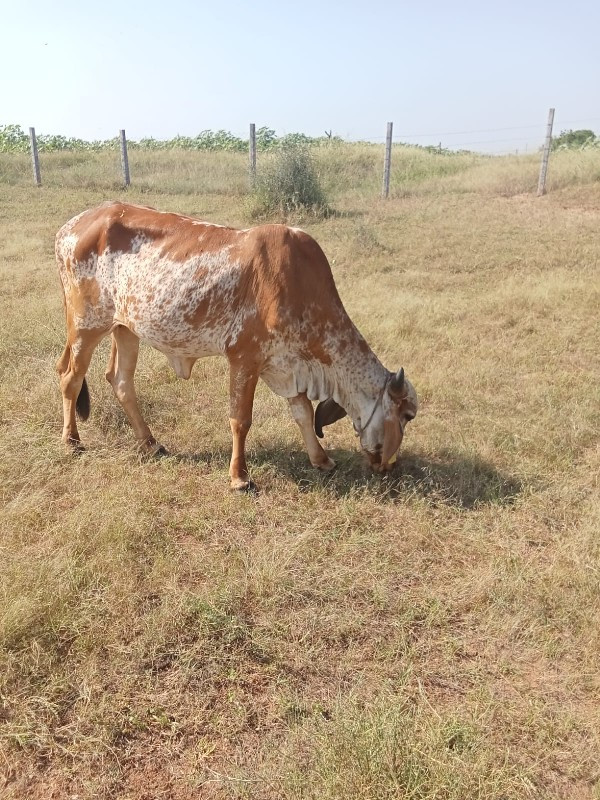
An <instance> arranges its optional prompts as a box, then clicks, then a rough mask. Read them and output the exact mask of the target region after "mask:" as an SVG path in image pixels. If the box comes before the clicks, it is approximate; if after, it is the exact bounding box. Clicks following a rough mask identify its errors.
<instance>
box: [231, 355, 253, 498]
mask: <svg viewBox="0 0 600 800" xmlns="http://www.w3.org/2000/svg"><path fill="white" fill-rule="evenodd" d="M257 382H258V370H257V369H255V368H253V367H252V366H249V365H248V364H244V363H243V362H242V360H241V359H230V362H229V424H230V425H231V434H232V436H233V448H232V451H231V462H230V464H229V476H230V477H231V489H232V490H233V491H235V492H251V491H255V490H256V487H255V485H254V484H253V483H252V481H251V480H250V479H249V478H248V467H247V465H246V451H245V447H246V436H247V435H248V431H249V430H250V426H251V425H252V404H253V402H254V391H255V389H256V384H257Z"/></svg>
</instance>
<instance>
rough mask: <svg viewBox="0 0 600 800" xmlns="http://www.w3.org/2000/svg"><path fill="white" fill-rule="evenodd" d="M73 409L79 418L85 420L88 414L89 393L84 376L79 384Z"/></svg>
mask: <svg viewBox="0 0 600 800" xmlns="http://www.w3.org/2000/svg"><path fill="white" fill-rule="evenodd" d="M75 411H77V416H78V417H79V419H82V420H84V421H85V420H86V419H87V418H88V417H89V415H90V393H89V391H88V385H87V381H86V379H85V378H84V379H83V383H82V384H81V389H80V390H79V394H78V395H77V401H76V402H75Z"/></svg>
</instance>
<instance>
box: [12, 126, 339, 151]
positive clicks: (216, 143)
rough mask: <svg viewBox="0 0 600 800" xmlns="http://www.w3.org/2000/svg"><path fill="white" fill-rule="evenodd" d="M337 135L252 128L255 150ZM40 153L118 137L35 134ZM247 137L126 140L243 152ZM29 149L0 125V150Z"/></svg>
mask: <svg viewBox="0 0 600 800" xmlns="http://www.w3.org/2000/svg"><path fill="white" fill-rule="evenodd" d="M340 141H341V139H340V138H339V137H338V136H333V137H331V136H319V137H316V138H314V137H311V136H306V135H305V134H304V133H288V134H286V135H285V136H283V137H278V136H277V134H276V133H275V131H274V130H273V129H272V128H266V127H264V126H263V127H262V128H259V129H258V130H257V131H256V147H257V149H258V150H274V149H276V148H278V147H279V146H280V145H281V144H288V143H290V144H306V145H309V144H310V145H313V144H314V145H320V144H329V143H331V142H334V143H337V142H340ZM37 143H38V149H39V150H40V152H56V151H59V150H81V151H86V150H91V151H94V152H97V151H100V150H118V149H119V138H118V137H117V136H115V137H114V138H113V139H106V140H104V141H93V142H86V141H85V140H84V139H77V138H73V137H70V138H69V137H67V136H60V135H56V134H38V136H37ZM248 144H249V143H248V139H240V137H239V136H234V135H233V133H230V132H229V131H225V130H219V131H211V130H205V131H200V133H199V134H197V135H196V136H174V137H173V138H172V139H154V138H153V137H147V138H143V139H140V140H139V141H137V142H136V141H135V140H133V139H128V140H127V145H128V147H130V148H132V149H140V150H174V149H180V150H219V151H222V150H226V151H230V152H244V151H246V150H248ZM28 150H29V135H28V134H27V133H25V131H23V130H22V129H21V127H20V126H19V125H0V153H25V152H27V151H28Z"/></svg>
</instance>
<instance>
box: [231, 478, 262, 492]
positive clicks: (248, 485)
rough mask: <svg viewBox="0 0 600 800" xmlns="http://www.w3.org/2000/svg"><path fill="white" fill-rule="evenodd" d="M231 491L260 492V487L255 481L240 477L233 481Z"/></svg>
mask: <svg viewBox="0 0 600 800" xmlns="http://www.w3.org/2000/svg"><path fill="white" fill-rule="evenodd" d="M231 491H232V492H233V493H234V494H254V495H256V494H258V487H257V485H256V484H255V483H254V481H243V480H241V479H238V480H236V481H231Z"/></svg>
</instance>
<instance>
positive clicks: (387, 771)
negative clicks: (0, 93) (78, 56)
mask: <svg viewBox="0 0 600 800" xmlns="http://www.w3.org/2000/svg"><path fill="white" fill-rule="evenodd" d="M272 157H273V155H272V153H268V152H265V153H264V154H261V153H259V171H260V168H261V164H264V163H266V162H267V161H268V159H269V158H272ZM118 159H119V155H118V151H111V150H98V151H94V150H90V151H72V152H71V151H59V152H42V153H41V154H40V161H41V168H42V180H43V186H42V187H41V188H40V189H37V188H35V187H34V186H33V185H32V184H33V181H32V177H31V167H30V162H29V158H28V155H27V153H19V152H15V153H0V374H1V382H0V448H1V450H0V452H1V456H0V796H1V797H2V798H7V800H8V799H10V800H16V799H17V798H18V800H25V799H26V800H37V798H40V800H47V799H50V798H56V799H57V800H63V799H64V800H66V798H73V799H74V798H77V799H78V800H92V798H93V799H94V800H108V798H115V799H116V798H119V799H120V800H155V798H169V800H192V798H194V799H195V798H223V799H224V798H252V799H254V798H256V799H264V800H279V798H281V799H282V800H292V799H293V800H300V799H302V800H384V799H385V800H392V799H394V800H396V799H398V800H399V799H401V798H406V799H407V800H408V799H410V800H425V799H427V800H434V799H435V800H521V799H522V798H532V800H539V799H540V798H544V799H545V798H562V799H563V800H594V799H595V800H598V798H600V703H599V702H598V698H599V696H600V623H599V620H600V479H599V474H600V280H599V275H600V272H599V268H600V264H599V255H600V237H599V230H600V151H599V150H598V149H597V148H596V149H590V150H586V151H575V152H572V151H560V152H556V153H553V154H552V156H551V160H550V168H549V181H548V194H547V195H546V196H544V197H542V198H537V197H536V196H535V188H536V186H537V174H538V169H539V155H532V156H528V157H514V156H513V157H502V158H490V157H484V156H477V155H474V154H468V153H463V154H457V155H451V154H446V153H442V154H435V153H431V152H426V151H423V150H419V149H416V148H402V147H395V148H394V153H393V156H392V192H391V196H390V198H389V200H388V201H382V200H381V199H379V193H380V188H381V169H382V161H383V154H382V150H381V148H378V147H374V146H369V145H358V144H357V145H349V144H339V143H333V144H331V146H328V145H323V146H319V147H315V148H314V160H315V165H316V169H317V173H318V176H319V180H320V182H321V185H322V187H323V190H324V192H325V193H326V196H327V198H328V202H329V205H330V207H331V209H333V211H334V213H332V214H330V215H329V216H328V217H326V218H323V219H320V218H316V217H312V216H311V215H310V214H307V215H305V216H304V217H299V218H297V219H296V218H294V219H293V220H292V221H293V224H299V225H301V226H302V227H304V228H305V229H306V230H307V231H308V232H310V233H311V234H312V235H313V236H314V237H315V238H316V239H317V240H318V241H319V243H320V244H321V246H322V247H323V249H324V250H325V253H326V254H327V256H328V258H329V260H330V263H331V265H332V270H333V273H334V276H335V279H336V282H337V285H338V288H339V291H340V294H341V296H342V299H343V301H344V303H345V305H346V308H347V310H348V312H349V313H350V316H351V317H352V319H353V321H354V322H355V323H356V325H357V326H358V327H359V329H360V330H361V331H362V333H363V334H364V335H365V336H366V338H367V339H368V341H369V343H370V344H371V346H372V348H373V349H374V351H375V352H376V353H377V354H378V355H379V356H380V358H381V360H382V361H383V363H384V364H385V365H386V366H387V367H388V368H390V369H392V368H393V369H397V368H398V367H400V366H404V368H405V370H406V374H407V376H408V377H409V378H410V380H411V381H412V382H413V383H414V385H415V387H416V389H417V392H418V394H419V398H420V403H421V407H420V411H419V415H418V416H417V419H416V420H415V421H414V422H413V423H411V425H410V426H409V428H408V434H407V436H406V438H405V441H404V444H403V447H402V450H401V452H400V457H399V463H398V466H397V469H396V471H395V472H393V473H392V474H391V475H390V476H388V477H387V478H385V479H382V478H380V477H378V476H374V475H372V474H370V472H369V471H368V469H367V467H366V465H365V463H364V461H363V458H362V456H361V454H360V453H359V451H358V450H357V442H356V439H355V437H354V434H353V430H352V426H351V424H350V422H349V421H348V420H347V419H345V420H341V421H339V422H337V423H336V424H335V425H334V426H331V427H330V428H329V429H328V430H327V433H326V439H325V444H326V447H327V448H328V449H329V450H331V451H333V455H334V458H335V460H336V461H337V463H338V468H337V470H336V471H335V472H334V473H333V474H331V475H321V474H319V473H317V472H315V471H313V470H312V469H311V468H310V465H309V462H308V458H307V456H306V453H305V452H304V449H303V446H302V442H301V438H300V434H299V432H298V429H297V427H296V425H295V423H294V421H293V420H292V418H291V416H290V414H289V412H288V409H287V404H286V403H285V402H284V401H282V400H280V399H279V398H277V397H275V396H274V395H272V394H271V393H270V392H269V391H268V389H266V387H264V386H263V387H262V388H260V387H259V391H258V392H257V398H256V402H255V411H254V424H253V426H252V429H251V431H250V435H249V439H248V456H249V458H248V461H249V466H250V469H251V474H252V478H253V479H254V480H255V481H256V483H257V484H258V485H259V486H260V488H261V492H260V494H259V495H258V496H242V497H239V496H234V495H231V494H230V492H229V490H228V485H229V480H228V460H229V454H230V432H229V424H228V376H227V363H226V361H225V360H224V359H205V360H202V361H199V362H198V363H197V364H196V366H195V368H194V371H193V373H192V378H191V380H190V381H188V382H183V381H178V380H176V378H175V375H174V373H173V372H172V371H171V369H170V367H169V366H168V363H167V362H166V360H165V359H164V357H163V356H162V355H160V354H159V353H157V352H155V351H153V350H151V349H149V348H147V347H144V346H142V350H141V357H140V362H139V366H138V370H137V376H136V386H137V391H138V395H139V397H140V403H141V407H142V411H143V413H144V415H145V417H146V418H147V420H148V422H149V424H150V426H151V427H152V429H153V432H154V433H155V434H156V436H157V438H159V439H160V441H161V442H162V443H163V444H164V445H165V446H166V447H167V448H168V450H169V452H170V453H171V455H170V456H169V457H167V458H164V459H161V460H158V461H151V460H143V459H140V458H139V456H138V454H137V451H136V448H135V445H134V438H133V435H132V433H131V430H130V429H129V427H128V424H127V423H126V420H125V418H124V415H123V413H122V411H121V408H120V406H118V404H117V402H116V400H115V399H114V397H113V394H112V389H111V388H110V386H109V385H108V383H107V382H106V380H105V379H104V370H105V366H106V359H107V353H108V343H104V344H103V345H101V346H100V347H99V348H98V350H97V352H96V354H95V356H94V360H93V362H92V366H91V369H90V372H89V373H88V383H89V387H90V395H91V403H92V413H91V416H90V419H89V421H88V422H86V423H82V424H81V425H80V432H81V435H82V439H83V441H84V444H85V445H86V448H87V449H86V451H85V453H83V454H82V455H80V456H78V457H74V456H72V455H70V454H69V453H67V452H66V451H65V450H64V449H63V445H62V444H61V442H60V433H61V428H62V415H61V400H60V392H59V388H58V378H57V375H56V373H55V371H54V364H55V361H56V359H57V358H58V356H59V355H60V352H61V350H62V347H63V344H64V335H65V334H64V331H65V328H64V319H63V310H62V303H61V298H60V289H59V282H58V277H57V274H56V268H55V263H54V234H55V233H56V230H57V229H58V228H59V227H60V226H61V225H62V224H63V223H64V222H65V221H66V220H67V219H69V218H70V217H71V216H72V215H73V214H75V213H77V212H79V211H81V210H83V209H84V208H87V207H90V206H92V205H94V204H96V203H99V202H101V201H103V200H106V199H109V198H124V197H125V196H126V197H127V198H128V199H131V200H133V201H134V202H140V203H144V204H147V205H152V206H155V207H157V208H160V209H165V210H173V211H180V212H183V213H186V214H192V215H195V216H198V217H200V218H203V219H207V220H210V221H213V222H218V223H225V224H229V225H235V226H241V227H247V225H248V224H249V221H250V219H249V209H250V206H251V203H250V198H249V196H248V188H247V185H248V176H247V156H246V154H245V153H244V152H237V151H224V152H211V151H201V150H199V151H191V150H179V149H177V148H173V149H170V150H161V149H156V150H152V149H147V150H144V149H135V148H133V149H132V150H131V151H130V166H131V175H132V183H133V185H132V187H131V188H130V189H129V190H128V191H127V192H125V191H124V190H122V188H121V187H120V167H119V160H118Z"/></svg>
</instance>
